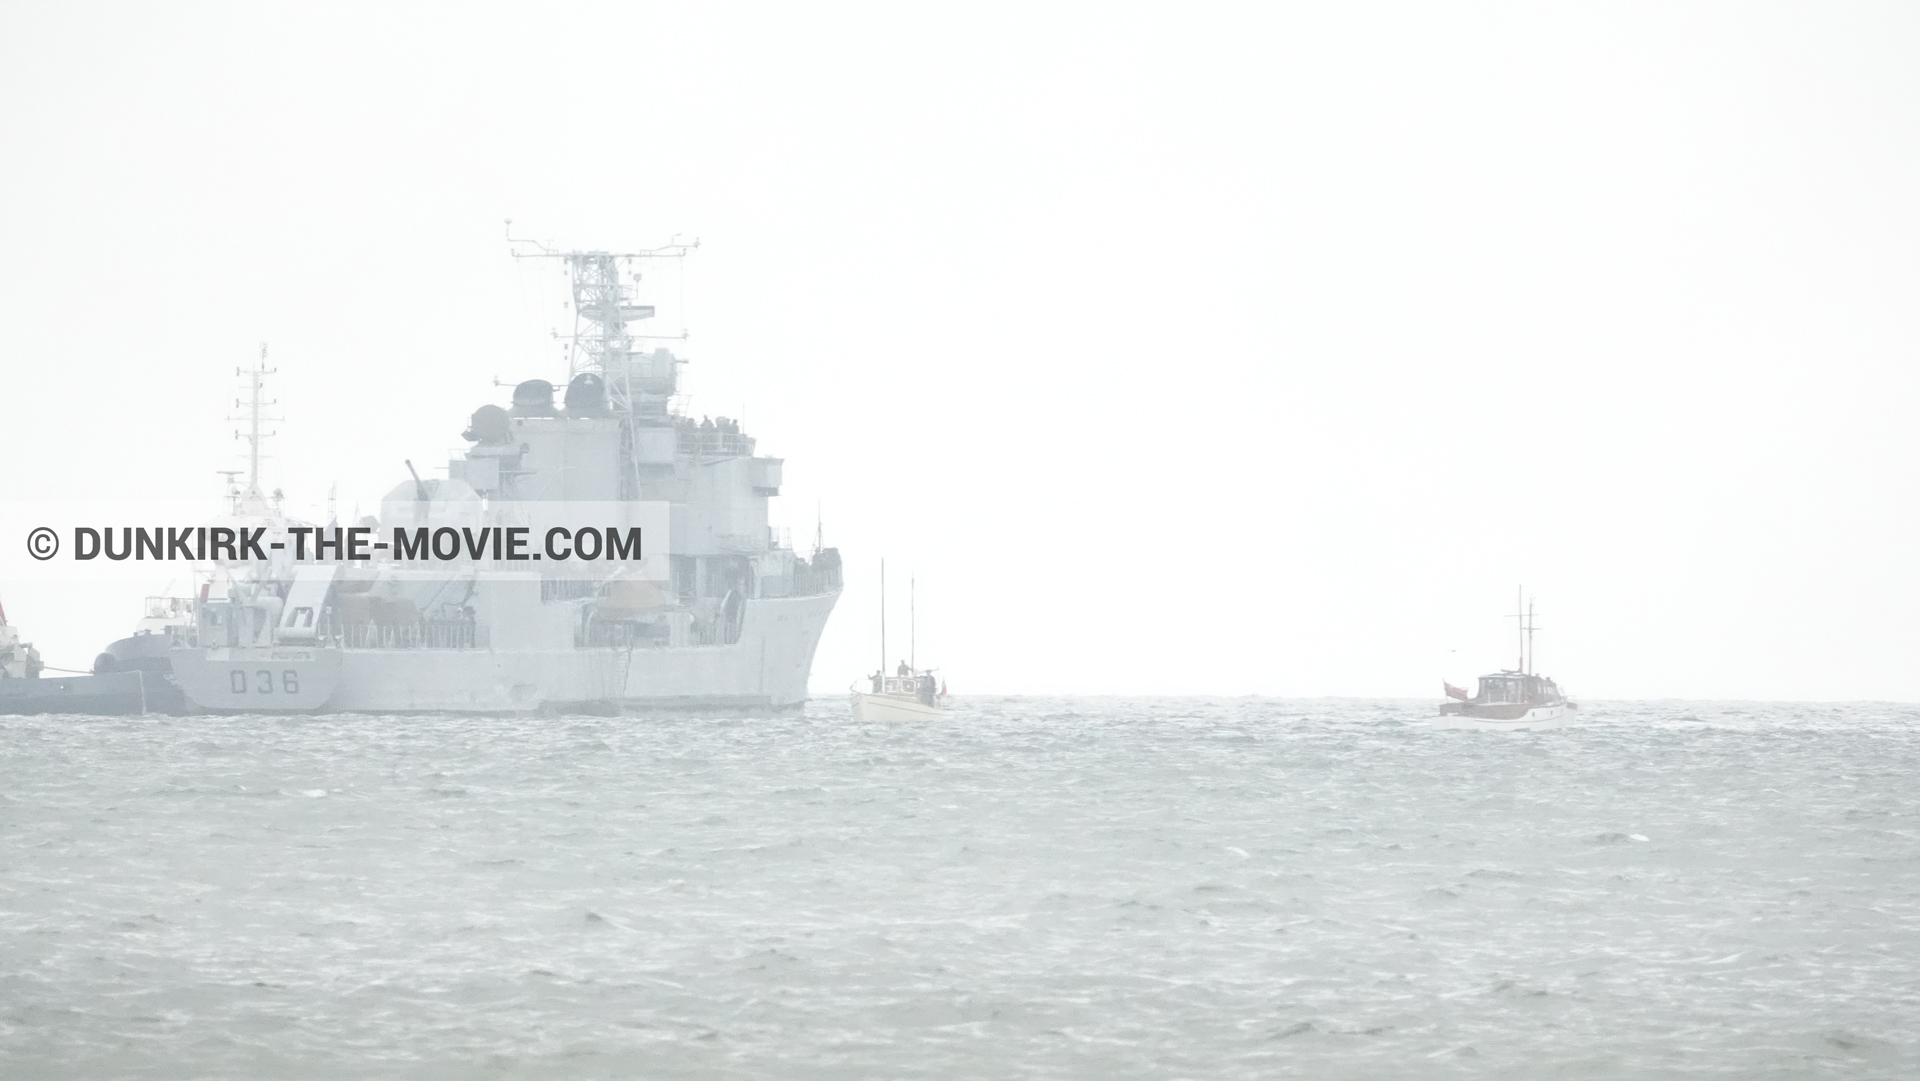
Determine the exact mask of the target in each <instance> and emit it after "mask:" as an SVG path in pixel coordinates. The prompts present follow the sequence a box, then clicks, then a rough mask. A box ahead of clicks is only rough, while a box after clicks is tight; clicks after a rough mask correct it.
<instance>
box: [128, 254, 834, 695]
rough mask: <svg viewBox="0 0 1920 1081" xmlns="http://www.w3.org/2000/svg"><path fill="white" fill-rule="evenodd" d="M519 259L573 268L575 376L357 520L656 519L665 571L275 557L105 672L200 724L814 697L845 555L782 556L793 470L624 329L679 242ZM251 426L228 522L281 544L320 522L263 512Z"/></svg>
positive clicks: (475, 419) (480, 412) (240, 571)
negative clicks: (644, 285) (247, 469)
mask: <svg viewBox="0 0 1920 1081" xmlns="http://www.w3.org/2000/svg"><path fill="white" fill-rule="evenodd" d="M516 244H520V245H522V246H519V247H516V249H515V252H514V254H515V256H516V257H522V258H550V259H554V260H558V261H560V262H561V263H562V264H563V265H564V267H565V269H566V271H567V273H568V275H569V278H570V281H571V285H572V298H571V299H572V306H573V308H574V311H575V313H576V325H575V330H574V333H573V335H572V337H571V341H572V348H571V360H570V371H569V372H568V376H567V379H566V381H565V382H564V383H563V384H560V386H559V387H556V385H555V384H553V383H551V382H548V381H546V380H542V379H528V380H525V381H523V382H520V383H519V384H518V385H516V386H515V387H514V388H513V391H512V397H511V401H510V403H509V404H508V405H507V406H506V407H502V406H500V405H497V404H487V405H482V406H481V407H480V408H478V409H476V410H475V411H474V412H473V414H472V418H471V421H470V423H469V425H468V427H467V429H466V431H465V433H464V437H465V439H466V440H467V442H468V443H469V444H470V447H469V448H468V449H467V450H466V451H465V453H463V454H460V455H459V456H457V457H455V458H453V459H452V460H451V461H450V462H449V463H448V470H447V473H448V475H447V477H446V478H445V479H440V478H433V479H426V480H423V479H421V478H420V477H419V475H418V474H417V473H413V475H412V476H410V477H409V479H407V480H405V481H402V482H401V483H400V484H399V485H397V486H396V487H395V488H394V489H393V490H392V492H390V493H389V494H388V495H387V496H386V498H385V500H384V501H383V503H382V505H381V513H380V516H379V518H378V519H377V520H375V519H366V520H363V522H362V523H360V524H362V525H365V526H368V527H370V528H372V529H374V530H376V531H384V530H388V529H390V528H399V527H404V526H407V525H409V524H411V523H415V522H421V523H425V522H429V521H431V522H432V523H434V524H436V525H439V524H443V523H463V522H474V523H482V524H484V523H485V522H486V521H487V520H488V518H487V516H488V515H489V514H490V513H492V512H493V510H494V509H495V508H498V507H501V506H520V507H525V506H529V505H532V506H540V505H554V504H566V505H572V506H608V505H623V506H648V507H656V508H659V509H660V510H661V514H660V515H659V517H657V518H655V519H650V521H654V522H657V523H661V524H659V525H657V526H656V527H655V528H651V529H649V530H648V535H647V537H646V538H645V541H646V545H647V549H648V555H649V557H650V558H651V559H652V560H654V562H652V563H650V564H649V566H650V567H651V568H653V569H652V571H651V572H650V573H648V574H646V575H640V574H637V573H635V572H634V571H633V570H632V568H631V567H630V566H617V565H609V566H608V568H607V569H605V570H597V569H595V568H594V567H592V566H587V567H583V566H582V565H581V564H580V563H578V562H575V563H572V564H566V565H559V564H556V563H553V562H547V563H544V564H542V563H524V564H518V565H515V566H514V567H513V568H512V569H511V570H509V571H506V572H503V571H501V570H500V564H499V563H498V562H494V563H492V564H484V563H475V562H453V563H445V564H432V563H428V564H421V563H419V562H417V561H416V562H409V561H407V560H403V559H399V558H394V556H393V553H392V552H382V553H376V554H374V555H372V556H371V557H370V558H367V559H362V560H351V559H349V560H341V559H338V558H336V559H334V560H332V561H327V562H321V561H315V560H305V559H298V558H295V557H294V556H293V555H292V554H291V553H289V552H275V553H273V558H272V559H270V560H268V561H266V562H264V563H262V562H256V563H254V564H249V565H245V566H240V565H237V564H233V563H218V562H216V563H213V564H210V565H208V566H207V567H206V570H207V571H208V579H207V581H206V582H205V583H204V584H203V586H202V587H201V589H200V590H199V595H198V596H196V597H192V598H188V599H187V601H186V603H187V605H188V606H189V608H190V613H191V614H190V618H183V619H176V620H172V621H163V623H160V624H156V625H155V627H153V628H149V630H150V632H151V633H148V634H143V635H138V636H136V639H139V638H146V639H150V641H137V640H136V639H123V640H122V641H120V642H116V643H114V644H113V645H112V646H110V647H109V648H108V651H107V653H106V654H103V658H102V663H103V664H105V665H106V666H107V667H109V668H112V667H114V666H116V664H118V665H119V666H121V667H143V668H146V667H150V668H154V669H156V670H163V671H164V672H165V673H166V674H167V675H168V676H169V677H170V679H171V681H172V682H173V683H175V684H177V686H178V687H179V689H180V690H181V691H182V692H184V695H185V698H186V700H187V703H188V708H191V709H204V710H244V711H247V712H260V711H275V710H280V711H313V710H322V711H328V712H334V711H363V712H402V711H485V712H524V711H587V712H620V711H632V710H645V709H650V708H691V709H780V708H785V707H792V706H797V705H799V704H800V703H802V702H804V701H805V700H806V697H807V679H808V675H809V672H810V670H811V667H812V663H813V655H814V650H815V647H816V646H817V645H818V643H819V641H820V635H821V633H822V631H823V630H824V628H825V625H826V621H827V617H828V615H829V613H831V612H832V610H833V606H834V602H835V601H836V600H837V599H838V598H839V595H840V588H841V573H840V556H839V553H838V552H837V551H836V550H835V549H832V548H825V547H821V546H820V545H819V544H818V543H817V542H816V545H815V547H814V549H813V551H811V552H810V553H808V554H807V555H804V556H803V555H801V554H800V553H797V552H795V551H794V550H793V549H792V548H791V547H790V546H789V545H788V544H786V543H784V542H783V541H782V540H781V538H780V537H779V536H778V535H777V533H776V531H775V530H773V529H771V528H770V527H769V524H768V517H767V510H768V501H769V500H770V499H771V498H773V497H775V496H777V495H778V494H779V492H780V485H781V479H782V466H783V462H782V460H781V459H779V458H775V457H769V456H766V455H763V454H760V453H758V449H757V446H756V442H755V440H754V439H753V438H752V437H751V436H749V435H748V434H747V433H746V432H745V431H744V430H743V429H742V427H741V425H740V424H739V422H738V421H735V420H729V419H727V418H724V417H721V418H717V419H714V418H708V419H702V420H695V419H694V418H693V417H691V416H688V415H682V413H681V412H679V411H678V410H677V409H676V408H675V407H674V399H675V394H676V391H677V389H678V380H679V366H680V364H682V363H684V361H682V360H681V359H680V358H679V357H676V356H675V355H674V354H673V352H672V351H671V350H669V349H667V348H664V347H659V346H655V347H652V348H641V347H639V346H638V345H637V343H636V338H637V335H635V334H633V333H632V332H631V331H630V330H629V326H630V324H632V323H635V322H638V321H640V320H644V319H647V318H650V317H652V316H653V314H654V309H653V308H652V307H650V306H647V305H643V304H640V303H638V302H637V300H636V297H635V295H634V293H633V287H632V286H630V285H629V284H627V283H628V281H629V277H628V275H629V274H630V273H631V267H632V266H633V265H635V264H636V263H640V262H643V261H644V260H648V259H654V258H675V257H680V256H684V255H685V254H686V251H685V249H684V248H683V247H678V246H675V247H670V248H665V249H655V250H652V251H644V252H633V253H613V252H599V251H566V252H563V251H554V250H551V249H548V248H546V247H544V246H539V245H534V246H532V247H526V246H524V242H516ZM639 277H640V276H639V275H638V274H631V280H633V281H638V280H639ZM556 393H559V394H560V396H561V400H560V401H559V402H558V403H556V402H555V395H556ZM255 401H256V402H257V401H258V394H257V393H256V394H255ZM254 432H255V438H254V441H253V442H254V447H253V449H254V468H253V471H252V473H251V475H250V477H249V481H248V486H247V488H246V489H245V490H244V491H242V492H239V493H237V494H236V496H235V498H234V505H233V512H234V514H233V522H234V523H235V524H242V525H244V524H245V523H248V522H252V523H256V524H258V525H262V526H265V527H267V528H270V529H272V530H274V531H275V533H274V535H275V536H276V537H277V536H280V535H282V534H283V533H285V532H286V531H288V530H289V529H293V528H294V527H296V526H298V527H299V528H306V527H305V526H304V524H299V523H293V522H291V521H290V520H288V519H285V518H282V517H280V515H279V509H278V501H277V500H269V499H267V498H265V497H263V496H262V494H261V492H260V490H259V480H258V445H257V444H258V437H257V436H258V427H257V425H256V426H255V428H254ZM408 469H409V471H410V472H411V471H412V466H411V464H409V465H408ZM335 524H336V525H337V523H335ZM320 528H322V529H324V528H326V527H320ZM295 531H297V529H296V530H295ZM290 547H291V545H289V548H290ZM497 558H498V557H497V553H496V560H497ZM533 558H534V559H538V558H539V557H538V556H534V557H533ZM116 658H118V660H116Z"/></svg>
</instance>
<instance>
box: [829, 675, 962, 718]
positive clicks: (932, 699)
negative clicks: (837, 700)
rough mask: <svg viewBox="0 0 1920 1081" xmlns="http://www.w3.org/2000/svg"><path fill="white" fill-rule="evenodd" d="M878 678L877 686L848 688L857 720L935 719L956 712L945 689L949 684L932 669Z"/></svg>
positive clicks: (856, 685) (857, 685)
mask: <svg viewBox="0 0 1920 1081" xmlns="http://www.w3.org/2000/svg"><path fill="white" fill-rule="evenodd" d="M874 682H875V683H876V684H878V689H877V690H872V691H866V690H862V689H861V688H860V684H858V683H856V684H854V685H853V686H852V687H849V688H848V691H849V692H851V694H852V703H851V705H852V707H853V719H854V720H856V721H934V720H939V719H941V718H943V717H946V716H948V715H949V714H951V712H952V710H950V709H949V708H948V707H947V696H946V695H945V694H944V693H942V691H944V689H945V688H942V687H939V685H938V684H937V682H936V680H935V677H934V674H933V673H932V672H931V671H926V672H913V673H910V674H908V675H904V676H882V677H881V678H880V679H877V680H875V681H874Z"/></svg>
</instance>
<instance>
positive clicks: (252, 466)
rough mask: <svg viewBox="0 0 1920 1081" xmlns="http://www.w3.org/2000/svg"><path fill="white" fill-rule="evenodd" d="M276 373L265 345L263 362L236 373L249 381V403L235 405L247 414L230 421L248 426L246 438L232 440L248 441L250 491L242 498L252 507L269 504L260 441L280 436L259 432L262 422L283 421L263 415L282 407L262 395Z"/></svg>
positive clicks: (237, 507) (242, 402)
mask: <svg viewBox="0 0 1920 1081" xmlns="http://www.w3.org/2000/svg"><path fill="white" fill-rule="evenodd" d="M274 372H275V369H273V368H269V367H267V343H266V342H261V343H260V360H259V362H258V363H256V364H255V365H254V366H253V367H251V368H235V369H234V372H233V374H234V375H244V376H246V377H247V381H246V384H245V389H246V393H247V397H246V399H245V400H244V401H236V402H234V403H233V404H234V406H235V407H236V408H237V407H240V406H245V407H246V410H247V414H246V416H245V417H228V418H227V419H228V420H245V421H246V422H247V432H246V434H245V435H241V434H240V432H238V431H235V432H234V433H233V436H234V438H235V439H245V440H246V441H247V488H246V491H245V492H243V493H241V497H240V498H241V500H242V501H244V502H246V503H249V504H260V503H264V502H265V501H266V497H265V496H264V495H263V494H262V493H261V491H260V441H261V440H263V439H266V438H268V437H269V436H273V435H277V434H279V433H277V432H263V431H261V430H260V422H261V421H272V420H279V419H280V418H278V417H269V416H266V415H265V413H264V410H265V409H266V407H268V406H271V405H277V404H279V403H278V401H277V400H276V401H268V400H264V399H263V398H262V397H261V393H262V392H263V391H264V390H265V389H266V382H265V380H266V377H267V376H269V375H272V374H274ZM239 505H240V504H239V503H238V502H236V504H235V510H234V512H235V513H236V514H237V513H239Z"/></svg>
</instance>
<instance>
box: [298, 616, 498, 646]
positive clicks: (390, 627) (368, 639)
mask: <svg viewBox="0 0 1920 1081" xmlns="http://www.w3.org/2000/svg"><path fill="white" fill-rule="evenodd" d="M328 630H329V631H330V634H329V635H328V637H329V638H330V640H331V641H332V642H333V644H334V645H336V646H338V647H339V648H341V649H486V648H487V647H488V646H489V645H490V644H491V636H490V635H489V634H488V628H487V627H484V626H481V625H479V624H477V623H472V622H469V621H467V620H464V619H423V620H420V621H418V622H415V623H347V624H343V625H339V626H334V627H330V628H328Z"/></svg>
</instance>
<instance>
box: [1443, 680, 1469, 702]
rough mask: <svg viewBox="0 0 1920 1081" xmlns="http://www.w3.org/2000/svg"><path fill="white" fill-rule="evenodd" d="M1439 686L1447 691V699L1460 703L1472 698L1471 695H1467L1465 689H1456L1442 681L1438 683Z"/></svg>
mask: <svg viewBox="0 0 1920 1081" xmlns="http://www.w3.org/2000/svg"><path fill="white" fill-rule="evenodd" d="M1440 685H1441V686H1442V687H1445V688H1446V689H1447V697H1448V698H1458V699H1459V700H1460V701H1462V702H1465V701H1466V700H1467V699H1469V698H1471V697H1472V695H1469V694H1468V693H1467V691H1466V688H1464V687H1456V686H1454V685H1453V684H1451V683H1448V682H1447V681H1446V680H1444V679H1443V680H1441V681H1440Z"/></svg>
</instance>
